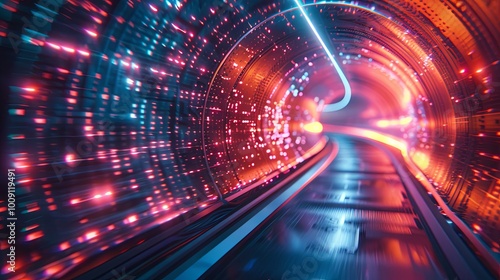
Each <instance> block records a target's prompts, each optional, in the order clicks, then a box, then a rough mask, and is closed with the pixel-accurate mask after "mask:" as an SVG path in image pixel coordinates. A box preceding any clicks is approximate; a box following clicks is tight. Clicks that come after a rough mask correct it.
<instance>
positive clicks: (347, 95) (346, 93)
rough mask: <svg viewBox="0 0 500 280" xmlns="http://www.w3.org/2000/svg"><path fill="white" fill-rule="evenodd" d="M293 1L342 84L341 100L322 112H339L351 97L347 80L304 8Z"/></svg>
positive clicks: (326, 107) (328, 105)
mask: <svg viewBox="0 0 500 280" xmlns="http://www.w3.org/2000/svg"><path fill="white" fill-rule="evenodd" d="M294 1H295V3H296V4H297V7H298V8H299V10H300V12H301V13H302V15H303V16H304V18H305V19H306V21H307V23H308V24H309V27H311V30H312V31H313V33H314V35H316V38H317V39H318V41H319V43H320V44H321V46H322V47H323V49H324V50H325V52H326V55H327V56H328V58H329V59H330V61H331V62H332V63H333V67H334V68H335V70H336V71H337V73H338V75H339V77H340V80H341V81H342V84H343V85H344V97H343V98H342V100H340V101H339V102H337V103H333V104H327V105H325V106H324V108H323V112H334V111H339V110H341V109H343V108H345V107H346V106H347V105H348V104H349V102H350V101H351V95H352V92H351V85H350V84H349V81H348V80H347V77H346V76H345V74H344V72H343V71H342V69H341V68H340V66H339V64H338V63H337V61H336V60H335V57H334V56H333V54H332V52H331V51H330V49H329V48H328V47H327V46H326V44H325V42H324V41H323V39H322V38H321V36H320V35H319V33H318V31H317V30H316V27H315V26H314V24H313V23H312V21H311V19H310V18H309V16H308V15H307V14H306V11H305V10H304V7H303V6H302V4H301V3H300V1H299V0H294Z"/></svg>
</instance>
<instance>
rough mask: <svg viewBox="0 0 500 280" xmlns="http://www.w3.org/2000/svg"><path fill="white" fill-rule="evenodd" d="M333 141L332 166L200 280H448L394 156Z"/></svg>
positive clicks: (347, 140) (349, 141)
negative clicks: (336, 147) (394, 160)
mask: <svg viewBox="0 0 500 280" xmlns="http://www.w3.org/2000/svg"><path fill="white" fill-rule="evenodd" d="M336 140H337V142H338V144H339V153H338V155H337V158H336V159H335V160H334V161H333V162H332V164H331V165H330V166H329V167H328V168H327V169H326V170H325V171H323V172H322V173H321V174H320V175H319V176H318V177H317V178H316V179H315V180H314V181H312V182H311V183H310V184H309V185H308V186H306V187H305V188H304V189H303V190H302V191H301V192H300V193H299V194H297V195H296V196H295V197H294V198H293V199H292V200H291V201H290V202H289V203H287V204H286V205H285V206H284V207H283V208H281V209H280V210H278V211H277V212H276V213H275V214H274V216H273V217H272V218H271V219H270V220H268V221H267V222H265V224H264V225H263V226H262V227H260V229H258V230H256V232H254V233H253V235H252V236H251V237H250V240H247V241H244V244H240V245H239V246H238V247H237V248H235V249H233V251H232V252H230V253H229V254H228V255H226V257H224V258H223V259H222V260H220V261H219V262H218V263H217V264H216V265H215V266H214V267H212V268H211V269H210V270H209V271H208V272H207V273H206V274H205V275H204V277H203V278H206V279H401V278H405V279H443V278H446V276H445V273H444V269H443V267H442V266H441V265H440V263H442V262H441V261H440V260H438V257H437V255H438V254H436V251H435V250H434V248H433V246H432V243H431V241H430V239H429V236H428V235H427V233H426V231H425V230H424V228H423V226H422V222H421V221H420V219H419V217H418V215H417V214H416V213H415V211H414V209H413V207H412V204H411V202H410V200H409V198H408V196H407V194H406V190H405V187H404V186H403V184H402V182H401V180H400V178H399V176H398V174H397V173H396V170H395V168H394V167H393V164H392V163H391V161H390V158H389V156H388V155H387V154H385V152H384V151H382V150H381V149H379V148H377V147H375V146H373V145H371V144H368V143H365V142H362V141H358V140H353V139H350V138H345V137H340V138H337V139H336Z"/></svg>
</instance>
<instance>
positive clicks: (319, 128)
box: [304, 122, 323, 133]
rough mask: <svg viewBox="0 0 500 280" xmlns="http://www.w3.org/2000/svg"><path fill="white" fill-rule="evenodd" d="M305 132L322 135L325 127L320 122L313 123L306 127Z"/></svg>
mask: <svg viewBox="0 0 500 280" xmlns="http://www.w3.org/2000/svg"><path fill="white" fill-rule="evenodd" d="M304 130H305V131H307V132H311V133H321V132H323V125H322V124H321V123H320V122H311V123H308V124H305V125H304Z"/></svg>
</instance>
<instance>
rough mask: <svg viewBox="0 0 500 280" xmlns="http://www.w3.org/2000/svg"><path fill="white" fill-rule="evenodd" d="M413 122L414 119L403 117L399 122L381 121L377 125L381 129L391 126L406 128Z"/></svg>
mask: <svg viewBox="0 0 500 280" xmlns="http://www.w3.org/2000/svg"><path fill="white" fill-rule="evenodd" d="M412 120H413V119H412V117H403V118H400V119H399V120H379V121H377V123H376V125H377V126H378V127H381V128H384V127H389V126H406V125H409V124H410V123H411V121H412Z"/></svg>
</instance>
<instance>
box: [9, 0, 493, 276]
mask: <svg viewBox="0 0 500 280" xmlns="http://www.w3.org/2000/svg"><path fill="white" fill-rule="evenodd" d="M424 2H425V3H424ZM498 8H499V7H498V3H496V2H495V1H483V2H479V3H475V2H472V1H470V2H468V1H434V2H430V3H427V2H426V1H388V3H386V2H383V1H366V2H365V1H359V2H357V3H356V4H328V5H326V4H321V5H312V4H311V5H307V6H306V7H305V9H306V12H307V13H309V14H310V16H311V18H312V19H313V21H314V22H315V23H316V25H317V26H321V28H320V33H321V34H322V35H323V36H324V37H325V38H329V40H328V42H327V43H328V45H329V46H331V47H332V49H333V50H334V53H335V54H336V59H337V60H338V62H339V63H340V64H341V67H342V69H343V71H344V72H345V73H346V75H347V77H348V79H349V81H350V82H351V85H352V89H353V97H352V101H351V103H350V104H349V105H348V106H347V107H346V108H345V109H343V110H341V111H337V112H332V113H322V114H320V113H319V112H318V109H319V110H320V109H321V108H322V106H324V105H325V104H327V103H330V102H335V101H336V100H339V99H340V98H341V97H342V96H343V94H344V92H343V91H344V89H343V87H342V84H341V83H340V79H339V78H338V75H337V73H336V72H335V71H334V70H333V68H332V67H331V65H330V61H329V60H328V58H327V57H326V56H325V53H324V51H323V50H322V48H321V46H320V44H319V43H318V42H317V40H316V38H315V37H314V35H313V34H312V33H311V31H310V30H309V29H308V26H307V25H306V23H305V21H304V18H303V16H302V15H301V14H300V11H298V9H297V8H296V6H295V3H294V2H293V1H275V2H272V3H267V2H266V3H264V2H263V3H259V2H257V1H236V2H234V1H227V3H226V1H218V0H216V1H201V0H200V1H186V2H183V1H150V2H147V3H146V2H136V1H83V2H82V1H60V0H50V1H49V0H47V1H40V2H35V1H32V2H29V3H23V4H18V3H17V2H16V1H10V2H6V3H5V4H3V10H2V25H1V28H2V30H0V34H1V35H2V37H1V38H2V47H3V48H2V52H4V51H5V53H8V54H11V57H12V71H9V72H11V75H9V79H8V83H9V86H10V94H9V99H8V114H9V122H8V127H7V137H8V156H9V160H10V163H11V164H12V167H14V168H16V172H17V179H18V185H17V189H16V192H17V203H18V210H17V214H18V215H19V220H20V223H19V225H20V229H19V230H20V232H19V234H18V240H19V241H18V243H19V248H20V250H23V251H24V252H25V253H23V254H22V257H19V258H18V268H19V269H20V270H21V271H23V272H26V273H28V275H29V276H30V277H38V276H44V277H49V276H51V275H62V274H64V272H65V269H67V268H71V267H74V266H77V265H78V264H80V263H82V262H84V261H85V260H87V259H88V258H90V257H92V256H94V255H98V254H100V253H102V252H106V251H107V250H112V249H113V247H114V246H116V245H118V244H120V243H122V242H125V241H127V240H130V239H133V238H134V237H135V236H138V235H140V233H141V232H144V231H146V230H148V229H151V228H153V227H155V226H157V225H160V224H161V225H165V224H168V223H169V222H170V221H171V219H172V218H174V217H176V216H178V215H181V214H182V213H184V212H186V211H189V210H190V209H193V208H203V207H206V206H207V205H209V204H210V203H212V202H214V201H217V200H218V199H220V198H222V197H227V196H229V195H231V194H232V193H234V192H236V191H238V190H240V189H242V188H245V187H248V186H249V185H251V184H252V183H253V182H258V181H260V180H269V179H270V178H268V177H267V176H270V175H272V174H274V172H276V171H285V170H287V169H289V168H292V167H293V166H294V165H296V164H297V163H298V162H301V161H302V160H304V159H305V158H306V157H307V155H308V153H307V151H310V150H311V149H313V147H314V146H315V144H316V143H318V142H319V141H320V139H321V135H319V134H315V133H309V132H307V131H305V129H304V125H305V124H307V123H309V122H313V121H317V120H321V121H322V122H324V123H333V124H348V125H351V126H362V127H369V128H373V129H377V130H381V131H384V132H388V133H392V134H394V135H396V136H398V137H401V138H403V139H405V140H406V141H407V142H408V145H409V148H410V151H411V153H412V156H413V159H414V160H415V162H416V163H417V164H418V165H419V166H420V167H421V168H422V169H423V171H424V172H425V173H426V175H427V176H428V178H429V179H430V180H432V181H433V182H434V184H435V186H436V187H437V188H438V189H439V190H440V191H441V192H442V194H443V197H445V198H447V199H448V201H449V204H450V206H451V207H453V208H454V209H455V210H456V211H457V212H458V213H459V214H460V215H462V217H463V218H464V219H465V220H466V221H467V222H468V223H469V224H470V225H471V227H473V228H474V230H476V231H477V232H478V233H479V234H480V235H481V236H482V237H483V238H484V239H485V240H486V241H487V242H488V243H489V245H490V246H491V247H492V248H493V250H497V251H498V250H499V245H498V244H497V243H495V240H494V236H495V234H497V233H498V232H499V231H500V229H499V227H500V226H499V224H498V218H499V216H500V213H499V211H500V208H499V207H500V204H499V203H498V195H499V191H500V182H499V179H498V178H499V158H498V156H499V154H500V153H499V151H498V137H499V136H500V124H499V120H500V117H499V115H498V109H499V108H500V103H499V97H498V94H497V93H498V90H499V89H498V87H499V82H500V81H499V77H498V73H500V71H499V70H500V69H498V68H499V66H498V59H499V57H500V54H499V49H500V38H499V33H498V32H499V30H500V27H499V23H498V21H496V20H494V17H495V15H494V13H493V11H495V9H496V10H498ZM2 211H7V209H6V208H4V209H2ZM2 246H5V245H2ZM33 248H36V249H33ZM42 256H44V257H42ZM45 256H52V257H45ZM6 272H7V271H6V267H3V271H2V273H6Z"/></svg>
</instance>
